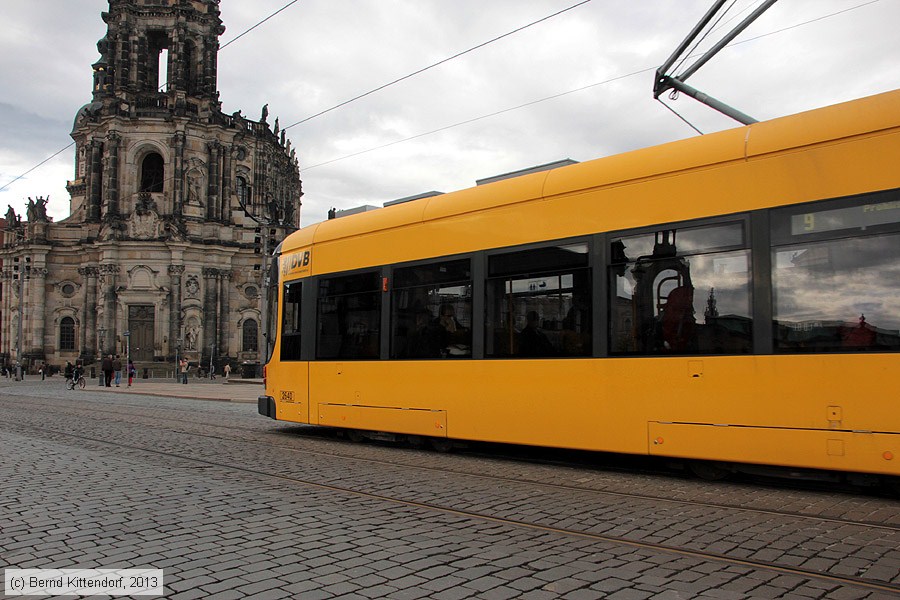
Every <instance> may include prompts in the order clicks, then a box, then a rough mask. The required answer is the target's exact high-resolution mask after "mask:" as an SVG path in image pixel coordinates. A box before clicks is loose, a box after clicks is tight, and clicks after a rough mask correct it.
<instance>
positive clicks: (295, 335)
mask: <svg viewBox="0 0 900 600" xmlns="http://www.w3.org/2000/svg"><path fill="white" fill-rule="evenodd" d="M303 282H304V280H303V279H295V280H293V281H286V282H284V285H283V293H282V303H281V314H282V318H281V360H282V361H285V362H287V361H299V360H301V355H302V351H301V342H302V340H303V316H302V315H303V312H302V307H303Z"/></svg>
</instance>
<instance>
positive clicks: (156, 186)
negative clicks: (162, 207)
mask: <svg viewBox="0 0 900 600" xmlns="http://www.w3.org/2000/svg"><path fill="white" fill-rule="evenodd" d="M163 181H165V163H163V158H162V156H160V155H159V154H158V153H156V152H151V153H150V154H148V155H147V156H145V157H144V160H143V161H142V162H141V189H140V190H138V191H140V192H152V193H162V191H163Z"/></svg>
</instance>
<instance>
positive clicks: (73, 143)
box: [0, 0, 300, 192]
mask: <svg viewBox="0 0 900 600" xmlns="http://www.w3.org/2000/svg"><path fill="white" fill-rule="evenodd" d="M299 1H300V0H291V1H290V2H288V3H287V4H285V5H284V6H282V7H281V8H279V9H278V10H276V11H275V12H273V13H272V14H270V15H269V16H267V17H266V18H264V19H262V20H260V21H258V22H257V23H256V24H254V25H252V26H251V27H250V28H248V29H245V30H244V31H243V32H241V33H240V34H238V35H237V36H235V37H234V38H232V39H230V40H228V41H227V42H226V43H224V44H222V45H221V46H220V47H219V50H224V49H225V48H226V47H227V46H230V45H231V44H233V43H234V42H236V41H238V40H239V39H241V38H242V37H244V36H245V35H247V34H248V33H250V32H251V31H253V30H254V29H256V28H257V27H259V26H260V25H262V24H263V23H265V22H266V21H268V20H269V19H271V18H272V17H274V16H275V15H277V14H279V13H281V12H282V11H284V10H285V9H287V8H289V7H290V6H291V5H293V4H296V3H297V2H299ZM166 85H167V83H165V84H163V86H161V88H160V89H162V87H164V86H166ZM74 145H75V142H69V144H68V145H66V146H65V147H63V148H60V149H59V150H57V151H56V152H54V153H53V154H51V155H50V156H48V157H47V158H45V159H44V160H42V161H41V162H39V163H38V164H36V165H34V166H33V167H31V168H30V169H28V170H27V171H25V172H24V173H22V174H21V175H18V176H17V177H15V178H14V179H12V180H11V181H9V182H7V183H4V184H3V185H2V186H0V192H2V191H3V190H5V189H6V188H8V187H9V186H11V185H12V184H14V183H15V182H17V181H19V180H20V179H22V178H24V177H25V176H27V175H28V174H29V173H31V172H32V171H34V170H36V169H38V168H39V167H42V166H43V165H45V164H46V163H48V162H50V161H51V160H53V159H54V158H56V157H57V156H59V155H60V154H62V153H63V152H65V151H66V150H68V149H69V148H71V147H72V146H74Z"/></svg>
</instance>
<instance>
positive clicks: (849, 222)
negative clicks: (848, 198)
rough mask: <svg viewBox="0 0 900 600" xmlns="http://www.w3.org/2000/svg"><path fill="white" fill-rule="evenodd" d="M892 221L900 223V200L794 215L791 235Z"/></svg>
mask: <svg viewBox="0 0 900 600" xmlns="http://www.w3.org/2000/svg"><path fill="white" fill-rule="evenodd" d="M890 223H900V200H893V201H891V202H879V203H876V204H864V205H862V206H851V207H848V208H836V209H833V210H821V211H818V212H810V213H802V214H799V215H794V216H792V217H791V235H804V234H810V233H822V232H823V231H839V230H841V229H865V228H867V227H874V226H876V225H888V224H890Z"/></svg>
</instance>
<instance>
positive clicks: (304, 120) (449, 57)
mask: <svg viewBox="0 0 900 600" xmlns="http://www.w3.org/2000/svg"><path fill="white" fill-rule="evenodd" d="M590 1H591V0H582V1H581V2H578V3H576V4H573V5H572V6H569V7H568V8H564V9H562V10H560V11H557V12H555V13H553V14H552V15H547V16H546V17H542V18H540V19H538V20H537V21H532V22H531V23H528V24H527V25H522V26H521V27H517V28H516V29H513V30H512V31H508V32H506V33H504V34H502V35H498V36H497V37H495V38H493V39H490V40H488V41H486V42H482V43H480V44H477V45H475V46H472V47H471V48H469V49H468V50H463V51H462V52H457V53H456V54H454V55H452V56H448V57H447V58H444V59H442V60H439V61H437V62H436V63H432V64H430V65H428V66H427V67H422V68H421V69H418V70H416V71H413V72H412V73H409V74H407V75H404V76H403V77H398V78H397V79H394V80H393V81H389V82H388V83H385V84H383V85H380V86H378V87H376V88H374V89H371V90H369V91H368V92H364V93H362V94H359V95H357V96H354V97H353V98H350V99H349V100H344V101H343V102H341V103H339V104H335V105H334V106H332V107H331V108H326V109H325V110H322V111H319V112H317V113H316V114H314V115H310V116H308V117H306V118H304V119H300V120H299V121H297V122H296V123H291V124H290V125H288V126H287V127H284V129H290V128H291V127H294V126H296V125H300V124H301V123H306V122H307V121H311V120H312V119H315V118H316V117H321V116H322V115H324V114H326V113H329V112H331V111H333V110H335V109H338V108H341V107H342V106H346V105H348V104H350V103H351V102H355V101H357V100H359V99H361V98H365V97H366V96H370V95H372V94H374V93H375V92H380V91H381V90H383V89H385V88H388V87H390V86H392V85H394V84H397V83H400V82H401V81H405V80H407V79H409V78H411V77H415V76H416V75H419V74H421V73H424V72H425V71H428V70H429V69H433V68H435V67H437V66H440V65H442V64H444V63H446V62H449V61H451V60H453V59H455V58H459V57H460V56H463V55H465V54H468V53H470V52H474V51H475V50H478V49H480V48H484V47H485V46H487V45H488V44H493V43H494V42H496V41H499V40H502V39H503V38H506V37H509V36H511V35H513V34H516V33H519V32H520V31H523V30H525V29H528V28H529V27H532V26H534V25H537V24H538V23H543V22H544V21H547V20H549V19H552V18H553V17H556V16H559V15H561V14H563V13H565V12H568V11H570V10H572V9H574V8H578V7H579V6H581V5H582V4H587V3H588V2H590Z"/></svg>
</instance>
